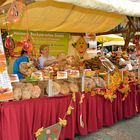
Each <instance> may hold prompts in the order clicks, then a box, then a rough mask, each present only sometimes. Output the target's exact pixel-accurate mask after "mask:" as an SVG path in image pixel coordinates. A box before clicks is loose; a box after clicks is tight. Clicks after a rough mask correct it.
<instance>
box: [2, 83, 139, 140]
mask: <svg viewBox="0 0 140 140" xmlns="http://www.w3.org/2000/svg"><path fill="white" fill-rule="evenodd" d="M135 87H136V86H135V85H133V84H131V91H130V93H129V94H128V97H127V98H126V100H125V101H122V98H123V95H122V94H120V93H119V92H117V91H116V95H117V98H116V99H115V100H114V102H113V103H111V102H110V101H108V100H106V99H104V97H103V96H101V95H95V96H91V95H90V94H86V93H84V95H85V99H84V100H83V103H82V104H81V105H80V104H79V99H80V96H81V93H77V94H76V98H77V100H76V102H75V103H73V107H74V110H73V112H72V115H70V116H68V117H67V120H68V125H67V126H66V127H64V128H63V129H62V132H61V135H60V139H61V140H64V139H65V138H69V139H74V135H75V134H80V135H87V134H88V132H96V131H97V130H98V129H100V128H102V127H103V126H110V125H112V124H113V123H115V122H117V121H119V120H122V119H123V118H128V117H132V116H134V115H135V114H136V106H137V108H138V111H139V112H140V90H136V88H135ZM70 100H71V95H68V96H62V97H51V98H48V97H43V98H38V99H31V100H24V101H14V102H7V103H1V106H0V132H1V133H0V140H35V137H34V133H35V132H36V130H37V129H38V128H40V127H42V126H43V127H47V126H49V125H52V124H54V123H56V122H58V119H59V117H60V118H63V117H64V115H65V113H66V111H67V108H68V105H69V103H70ZM81 114H82V121H83V123H84V128H82V127H81V126H80V115H81Z"/></svg>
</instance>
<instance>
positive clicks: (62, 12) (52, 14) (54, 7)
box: [0, 0, 125, 33]
mask: <svg viewBox="0 0 140 140" xmlns="http://www.w3.org/2000/svg"><path fill="white" fill-rule="evenodd" d="M11 1H13V0H7V1H6V3H4V5H5V4H7V3H9V2H11ZM27 9H28V12H26V11H25V12H24V13H23V16H22V17H21V19H20V21H19V22H17V23H13V24H11V25H10V29H19V30H26V29H27V28H29V30H32V31H50V32H52V31H55V32H79V33H80V32H81V33H82V32H83V33H85V32H95V33H98V32H105V31H108V30H111V29H112V28H114V27H115V26H117V25H118V24H120V23H121V22H122V21H124V19H125V16H123V15H119V14H116V13H108V12H104V11H101V10H95V9H88V8H84V7H79V6H76V5H73V4H69V3H60V2H55V1H52V0H48V1H42V2H41V1H40V2H34V3H32V4H29V5H28V6H27ZM27 15H28V16H27ZM27 17H28V19H27ZM4 20H5V17H4V15H1V16H0V28H6V26H5V25H4V24H3V23H4Z"/></svg>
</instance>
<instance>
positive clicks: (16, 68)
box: [13, 50, 29, 80]
mask: <svg viewBox="0 0 140 140" xmlns="http://www.w3.org/2000/svg"><path fill="white" fill-rule="evenodd" d="M21 62H29V58H28V56H27V51H25V50H22V51H21V56H20V57H18V58H17V59H16V60H15V61H14V65H13V73H14V74H17V75H18V78H19V79H20V80H21V79H23V78H24V77H23V75H22V73H21V72H20V71H19V66H20V63H21Z"/></svg>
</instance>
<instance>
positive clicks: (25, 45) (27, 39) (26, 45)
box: [23, 34, 33, 54]
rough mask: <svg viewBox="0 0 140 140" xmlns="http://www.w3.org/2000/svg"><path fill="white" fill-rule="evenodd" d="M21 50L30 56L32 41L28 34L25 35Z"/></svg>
mask: <svg viewBox="0 0 140 140" xmlns="http://www.w3.org/2000/svg"><path fill="white" fill-rule="evenodd" d="M23 49H24V50H25V51H27V52H28V53H29V54H31V52H32V49H33V45H32V39H31V36H30V35H29V34H27V35H26V37H25V40H24V41H23Z"/></svg>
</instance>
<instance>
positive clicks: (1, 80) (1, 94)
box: [0, 33, 13, 101]
mask: <svg viewBox="0 0 140 140" xmlns="http://www.w3.org/2000/svg"><path fill="white" fill-rule="evenodd" d="M11 99H13V92H12V86H11V82H10V78H9V75H8V71H7V64H6V59H5V54H4V48H3V42H2V37H1V33H0V101H7V100H11Z"/></svg>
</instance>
